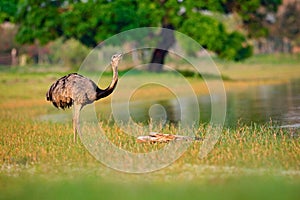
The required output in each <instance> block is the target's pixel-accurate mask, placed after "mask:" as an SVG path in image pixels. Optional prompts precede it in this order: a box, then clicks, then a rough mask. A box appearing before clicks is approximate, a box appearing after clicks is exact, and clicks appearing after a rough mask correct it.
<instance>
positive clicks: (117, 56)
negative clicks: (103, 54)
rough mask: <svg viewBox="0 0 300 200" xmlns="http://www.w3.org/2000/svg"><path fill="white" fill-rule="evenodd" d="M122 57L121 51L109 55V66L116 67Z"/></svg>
mask: <svg viewBox="0 0 300 200" xmlns="http://www.w3.org/2000/svg"><path fill="white" fill-rule="evenodd" d="M121 59H122V54H121V53H118V54H115V55H113V56H112V57H111V61H110V64H111V66H113V67H117V66H118V64H119V61H120V60H121Z"/></svg>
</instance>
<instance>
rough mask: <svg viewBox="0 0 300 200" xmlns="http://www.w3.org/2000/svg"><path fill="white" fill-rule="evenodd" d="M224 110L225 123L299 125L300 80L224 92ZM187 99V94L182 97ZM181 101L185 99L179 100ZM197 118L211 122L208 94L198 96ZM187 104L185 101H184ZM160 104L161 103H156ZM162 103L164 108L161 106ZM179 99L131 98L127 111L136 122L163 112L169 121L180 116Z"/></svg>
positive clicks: (157, 115)
mask: <svg viewBox="0 0 300 200" xmlns="http://www.w3.org/2000/svg"><path fill="white" fill-rule="evenodd" d="M226 96H227V111H226V120H225V126H230V127H231V126H235V125H236V124H237V123H238V122H240V123H242V124H249V125H250V124H251V123H258V124H264V123H267V122H270V120H272V122H273V123H276V124H277V125H281V126H282V127H287V128H288V127H293V128H299V127H300V80H293V81H290V82H288V83H284V84H272V85H259V86H253V87H249V88H248V89H247V90H243V91H239V92H237V91H235V92H229V93H227V95H226ZM185 98H186V101H187V102H188V97H185ZM181 102H184V101H181ZM198 102H199V110H200V113H199V114H200V121H201V122H204V123H208V122H210V118H211V100H210V96H209V95H202V96H199V97H198ZM187 104H188V103H187ZM157 105H160V106H157ZM162 107H163V108H164V109H162ZM182 108H184V106H181V107H180V105H179V102H178V100H176V99H170V100H166V101H141V102H131V104H130V114H131V117H132V119H133V120H134V121H136V122H146V121H149V120H150V117H149V114H150V116H151V117H153V118H155V119H162V118H164V117H165V116H166V117H167V121H169V122H175V123H176V122H178V121H179V120H180V109H182Z"/></svg>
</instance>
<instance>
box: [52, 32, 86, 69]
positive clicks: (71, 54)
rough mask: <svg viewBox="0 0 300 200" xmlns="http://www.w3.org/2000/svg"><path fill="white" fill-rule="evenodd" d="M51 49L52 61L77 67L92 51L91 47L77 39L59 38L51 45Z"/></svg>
mask: <svg viewBox="0 0 300 200" xmlns="http://www.w3.org/2000/svg"><path fill="white" fill-rule="evenodd" d="M50 51H51V52H50V56H49V57H50V60H51V62H52V63H55V64H63V65H65V66H66V67H69V68H72V69H77V68H78V67H79V66H80V65H81V63H82V62H83V60H84V59H85V58H86V56H87V55H88V53H89V52H90V49H89V48H87V47H86V46H84V45H83V44H81V43H80V42H79V41H77V40H75V39H69V40H66V41H64V40H63V39H62V38H59V39H57V40H55V41H54V42H53V43H52V44H51V45H50Z"/></svg>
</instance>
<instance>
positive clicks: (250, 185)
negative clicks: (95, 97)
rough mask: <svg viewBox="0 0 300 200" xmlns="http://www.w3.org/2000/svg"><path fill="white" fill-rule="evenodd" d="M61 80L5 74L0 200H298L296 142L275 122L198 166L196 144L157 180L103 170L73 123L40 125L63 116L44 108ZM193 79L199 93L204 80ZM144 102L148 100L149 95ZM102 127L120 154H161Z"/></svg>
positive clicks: (221, 146) (230, 132)
mask: <svg viewBox="0 0 300 200" xmlns="http://www.w3.org/2000/svg"><path fill="white" fill-rule="evenodd" d="M235 67H236V66H232V68H235ZM254 68H255V67H254ZM286 68H287V69H292V68H293V66H286ZM269 71H272V70H269ZM236 73H237V72H236ZM239 73H241V72H239ZM63 74H65V72H60V73H56V72H43V71H40V72H31V71H26V70H25V71H22V72H20V71H19V70H18V69H13V70H2V71H1V72H0V91H1V93H0V121H1V123H0V131H1V132H0V199H66V198H69V199H83V198H85V199H95V198H103V199H131V200H132V199H166V198H170V199H196V198H201V199H271V198H272V199H298V198H299V195H300V192H299V188H300V173H299V171H300V139H299V136H295V135H293V132H292V131H291V130H288V129H280V128H274V125H273V124H272V123H269V124H265V125H257V124H253V125H251V126H248V125H244V124H238V125H237V126H236V127H235V128H228V129H224V130H223V131H222V133H221V137H220V138H219V140H218V142H217V143H216V145H215V147H214V149H213V150H212V151H211V152H210V153H209V154H208V156H207V157H205V158H203V159H199V157H198V154H199V149H200V148H201V146H202V144H203V142H202V141H198V142H194V143H193V144H191V146H189V148H188V149H187V151H186V152H185V153H184V154H183V155H182V156H181V157H180V158H179V159H178V160H177V161H176V162H174V163H173V164H171V165H170V166H168V167H166V168H163V169H161V170H159V171H155V172H152V173H145V174H139V175H137V174H127V173H123V172H118V171H115V170H113V169H110V168H108V167H106V166H105V165H103V164H101V163H100V162H98V161H97V160H96V159H95V158H94V157H93V156H92V155H91V154H90V153H89V152H88V151H87V149H86V148H85V147H84V145H83V144H82V143H80V142H78V143H77V144H74V143H73V142H72V137H73V136H72V125H71V120H70V119H69V120H68V121H67V122H64V123H54V122H50V121H41V120H40V119H39V116H41V115H47V114H53V113H54V114H56V113H63V111H58V110H56V109H55V108H53V106H52V105H51V104H50V103H49V102H46V101H45V93H46V91H47V89H48V87H49V86H50V84H51V83H52V82H53V81H55V80H56V78H58V77H60V76H61V75H63ZM250 75H251V74H250ZM250 75H249V76H250ZM147 76H151V77H152V78H153V80H155V79H156V78H157V79H160V78H166V77H168V78H169V79H170V81H171V82H176V77H171V78H170V77H169V75H168V74H161V75H155V74H151V75H150V74H147V75H144V74H137V75H136V77H137V78H142V79H143V78H145V77H147ZM244 77H246V75H244ZM248 78H249V77H248ZM188 80H190V81H191V83H192V85H193V86H195V85H196V86H198V85H197V84H198V82H199V80H196V79H194V78H190V79H188ZM109 81H110V76H105V77H104V79H103V81H102V82H101V84H103V85H106V84H107V83H108V82H109ZM132 81H134V80H132ZM136 81H137V80H136ZM200 82H201V81H200ZM128 84H130V83H128ZM133 84H134V83H133ZM232 84H234V83H232ZM140 95H141V96H142V97H145V98H148V97H147V93H144V92H140ZM100 103H101V105H102V107H103V108H101V109H106V107H109V106H110V105H109V104H108V100H104V101H102V102H100ZM108 110H109V109H108ZM67 113H69V114H70V111H67ZM98 115H99V117H101V114H100V113H99V114H98ZM102 125H103V128H104V130H105V132H106V135H107V137H108V138H109V139H110V141H112V142H113V143H114V144H115V145H116V146H119V147H120V148H124V149H127V150H129V151H132V152H148V151H153V150H156V149H160V148H163V147H164V144H155V145H150V144H140V143H137V142H136V141H135V139H134V138H133V137H131V136H128V135H127V134H125V133H124V132H123V131H122V130H120V129H119V127H118V126H117V125H116V124H114V123H113V122H112V121H108V120H103V122H102ZM208 128H209V126H208V125H206V124H202V125H200V127H199V128H198V129H197V130H195V132H197V134H199V135H200V136H204V134H205V132H206V130H207V129H208ZM164 131H165V132H168V133H176V132H177V131H178V129H176V127H166V128H165V129H164ZM107 156H110V155H107Z"/></svg>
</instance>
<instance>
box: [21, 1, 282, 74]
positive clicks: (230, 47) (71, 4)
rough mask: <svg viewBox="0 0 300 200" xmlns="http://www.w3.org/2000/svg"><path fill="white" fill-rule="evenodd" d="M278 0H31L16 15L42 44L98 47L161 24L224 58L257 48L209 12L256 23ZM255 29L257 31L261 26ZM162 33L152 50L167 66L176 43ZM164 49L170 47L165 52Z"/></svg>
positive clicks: (25, 38) (25, 36)
mask: <svg viewBox="0 0 300 200" xmlns="http://www.w3.org/2000/svg"><path fill="white" fill-rule="evenodd" d="M279 1H280V0H250V1H248V0H235V1H234V0H198V1H187V0H177V1H176V0H154V1H153V0H130V1H127V0H112V1H108V0H93V1H92V0H89V1H74V0H69V1H67V0H65V1H46V0H45V1H43V0H28V1H22V3H20V9H19V13H18V16H17V21H18V23H19V24H20V30H19V33H18V35H17V39H18V41H19V42H21V43H28V42H34V41H35V40H39V41H40V43H41V44H45V43H47V42H49V41H50V40H53V39H55V38H58V37H61V36H64V37H66V38H75V39H78V40H79V41H80V42H82V43H83V44H85V45H87V46H92V47H93V46H96V45H97V44H98V43H99V42H101V41H103V40H105V39H107V38H108V37H110V36H112V35H114V34H117V33H119V32H122V31H125V30H129V29H132V28H137V27H145V26H161V27H164V28H167V29H174V30H178V31H181V32H183V33H185V34H187V35H189V36H191V37H192V38H194V39H195V40H196V41H198V42H199V43H200V44H201V45H202V46H203V47H204V48H207V49H208V50H210V51H213V52H216V53H217V54H218V55H219V56H220V57H221V58H225V59H231V60H236V61H238V60H243V59H245V58H247V57H249V56H251V54H252V48H251V46H250V45H249V44H248V43H247V40H246V37H245V36H244V35H243V34H241V33H239V32H236V31H234V32H228V31H226V28H225V26H224V25H223V24H222V23H221V22H220V21H218V20H217V19H215V18H213V17H211V16H210V15H209V12H220V13H224V14H227V13H238V14H239V15H240V16H241V17H242V19H243V21H244V22H245V24H246V25H247V26H248V27H252V25H251V23H252V21H253V19H256V18H255V15H254V14H256V13H258V11H257V10H258V9H260V8H261V7H263V8H267V7H271V8H273V7H276V6H277V2H279ZM270 2H271V3H272V2H273V4H272V6H273V7H272V6H270V5H269V3H270ZM274 2H275V3H274ZM276 8H277V7H276ZM207 11H209V12H207ZM205 13H206V14H205ZM207 13H208V14H207ZM253 13H254V14H253ZM253 16H254V17H253ZM254 21H255V20H254ZM254 30H257V29H256V27H255V28H254ZM160 36H161V41H160V42H159V44H158V45H157V48H156V49H155V50H154V52H153V55H152V60H151V63H158V64H163V62H164V59H165V56H166V55H167V51H166V50H167V49H169V48H170V47H171V46H172V44H173V43H174V41H175V39H174V36H172V35H166V32H164V31H162V32H161V34H160ZM161 47H163V48H164V49H165V50H161ZM155 66H158V67H153V65H149V69H150V70H153V71H160V70H161V69H162V68H161V66H162V65H155Z"/></svg>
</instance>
